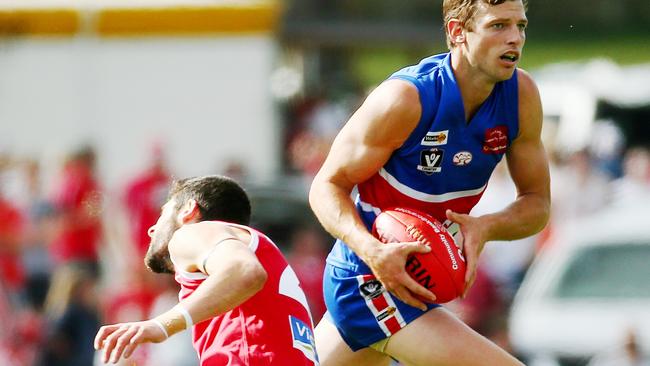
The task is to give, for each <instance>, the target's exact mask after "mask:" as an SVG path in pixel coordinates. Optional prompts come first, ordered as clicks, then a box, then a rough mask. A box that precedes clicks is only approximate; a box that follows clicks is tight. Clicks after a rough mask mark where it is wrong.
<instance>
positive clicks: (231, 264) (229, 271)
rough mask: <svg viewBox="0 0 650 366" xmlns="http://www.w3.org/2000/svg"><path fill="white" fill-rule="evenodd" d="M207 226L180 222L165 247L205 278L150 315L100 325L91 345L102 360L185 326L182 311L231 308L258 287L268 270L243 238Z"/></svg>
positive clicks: (199, 316)
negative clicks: (192, 226)
mask: <svg viewBox="0 0 650 366" xmlns="http://www.w3.org/2000/svg"><path fill="white" fill-rule="evenodd" d="M198 225H202V224H198ZM210 231H211V230H210V229H208V230H207V232H206V230H203V231H202V230H198V231H197V230H188V229H186V228H185V227H182V228H181V229H179V230H177V232H176V233H175V234H174V238H173V239H172V242H171V243H170V252H173V251H174V249H176V250H175V251H176V253H174V254H176V255H175V256H174V258H176V259H177V260H178V262H184V263H185V265H183V267H194V268H197V269H199V270H200V271H201V272H203V273H205V274H207V275H208V278H207V279H205V280H204V281H203V283H201V285H199V287H198V288H197V289H196V290H195V291H194V292H193V293H192V294H191V295H190V296H188V297H187V298H185V299H183V300H182V301H181V302H180V303H179V304H178V305H177V306H175V307H174V308H172V309H170V310H169V311H167V312H165V313H163V314H161V315H159V316H157V317H155V318H153V319H150V320H145V321H142V322H134V323H124V324H115V325H108V326H104V327H102V328H101V329H100V331H99V333H98V334H97V337H96V338H95V348H96V349H103V350H104V352H103V360H104V362H108V361H109V360H110V361H112V362H117V360H119V359H120V358H121V357H122V356H123V357H124V358H128V357H129V356H130V355H131V354H132V353H133V351H134V350H135V349H136V348H137V346H138V345H139V344H141V343H159V342H162V341H164V340H165V339H167V338H168V337H170V336H172V335H173V334H176V333H178V332H180V331H182V330H184V329H186V324H187V322H186V316H189V318H190V320H191V322H192V324H196V323H199V322H201V321H203V320H206V319H209V318H212V317H214V316H216V315H219V314H222V313H225V312H227V311H229V310H232V309H233V308H235V307H237V306H239V305H241V304H242V303H244V302H245V301H246V300H248V299H249V298H250V297H252V296H253V295H255V294H256V293H257V292H258V291H260V290H261V289H262V287H263V286H264V284H265V283H266V279H267V273H266V270H265V269H264V267H263V266H262V264H261V263H260V262H259V260H258V259H257V256H255V254H254V253H253V252H252V251H251V250H250V249H249V247H248V243H244V242H242V241H240V240H239V239H237V237H236V236H235V235H234V234H229V233H228V231H227V230H225V231H222V230H219V232H220V233H219V234H216V235H214V234H213V233H211V232H210ZM216 243H218V245H216V247H215V246H214V245H215V244H216ZM206 255H207V257H206ZM183 312H186V314H185V315H184V314H183Z"/></svg>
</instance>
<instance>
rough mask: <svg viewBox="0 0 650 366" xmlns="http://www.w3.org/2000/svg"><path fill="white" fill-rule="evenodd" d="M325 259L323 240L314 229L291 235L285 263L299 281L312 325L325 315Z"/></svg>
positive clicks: (301, 230) (305, 229) (299, 230)
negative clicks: (291, 268)
mask: <svg viewBox="0 0 650 366" xmlns="http://www.w3.org/2000/svg"><path fill="white" fill-rule="evenodd" d="M326 257H327V251H326V248H325V243H324V238H323V237H322V235H321V233H320V232H319V231H318V230H316V229H315V228H314V227H304V228H300V229H298V230H296V231H295V232H294V233H293V235H292V238H291V245H290V249H289V253H288V254H287V261H288V262H289V264H290V265H291V267H293V270H294V271H295V272H296V275H297V276H298V279H299V280H300V287H302V290H303V291H304V292H305V296H306V297H307V302H308V303H309V308H310V309H311V316H312V320H313V321H314V324H316V323H318V322H319V321H320V319H321V318H322V316H323V314H324V313H325V300H324V298H323V271H324V270H325V258H326Z"/></svg>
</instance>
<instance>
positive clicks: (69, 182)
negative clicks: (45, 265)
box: [51, 146, 102, 270]
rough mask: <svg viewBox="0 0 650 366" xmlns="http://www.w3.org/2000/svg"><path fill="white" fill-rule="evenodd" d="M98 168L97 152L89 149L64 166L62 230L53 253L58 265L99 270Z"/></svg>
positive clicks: (58, 200)
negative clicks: (80, 264) (83, 265)
mask: <svg viewBox="0 0 650 366" xmlns="http://www.w3.org/2000/svg"><path fill="white" fill-rule="evenodd" d="M94 168H95V152H94V150H93V149H92V148H91V147H87V146H86V147H82V148H81V149H79V150H77V151H76V152H75V153H73V154H72V156H71V157H70V158H69V159H68V161H67V162H66V163H65V164H64V167H63V171H62V177H61V182H60V184H59V185H58V186H57V187H56V189H55V197H54V204H55V207H56V210H57V213H58V215H59V218H60V221H61V227H60V230H59V233H58V235H57V236H56V237H55V238H54V240H53V243H52V247H51V250H52V255H53V257H54V259H55V261H56V262H57V263H58V264H61V263H70V262H84V263H88V264H90V265H91V267H93V268H94V269H95V270H98V246H99V241H100V235H101V225H100V213H101V204H102V200H101V193H100V189H99V184H98V183H97V180H96V179H95V171H94Z"/></svg>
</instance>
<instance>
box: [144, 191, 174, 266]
mask: <svg viewBox="0 0 650 366" xmlns="http://www.w3.org/2000/svg"><path fill="white" fill-rule="evenodd" d="M176 211H177V210H176V209H175V208H174V204H173V202H172V203H171V204H170V203H169V202H168V203H167V204H165V206H164V208H163V212H162V213H161V214H160V217H159V218H158V221H157V222H156V225H154V226H152V227H151V228H150V229H149V236H150V237H151V242H150V243H149V249H148V250H147V254H146V255H145V257H144V263H145V265H146V266H147V268H149V269H150V270H151V271H153V272H156V273H174V265H173V263H172V261H171V259H170V257H169V249H168V246H169V241H170V240H171V238H172V236H173V235H174V232H175V231H176V230H178V228H179V227H180V225H179V224H178V223H177V222H176V220H175V217H176Z"/></svg>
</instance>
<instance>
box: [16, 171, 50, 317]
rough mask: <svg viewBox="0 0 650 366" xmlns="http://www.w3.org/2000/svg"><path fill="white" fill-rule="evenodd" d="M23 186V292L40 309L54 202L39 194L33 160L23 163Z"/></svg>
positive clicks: (46, 280)
mask: <svg viewBox="0 0 650 366" xmlns="http://www.w3.org/2000/svg"><path fill="white" fill-rule="evenodd" d="M23 169H24V171H25V175H24V176H25V180H26V181H25V186H26V190H27V192H26V194H27V200H26V204H27V206H26V210H27V218H28V220H27V225H26V228H25V240H24V245H23V252H22V263H23V267H24V269H25V277H26V288H25V295H26V296H27V300H28V302H30V303H32V304H33V305H34V307H35V308H37V309H40V308H41V307H42V305H43V302H44V300H45V295H46V293H47V288H48V286H49V280H50V276H51V274H52V271H53V267H54V264H53V263H52V258H51V256H50V252H49V249H48V248H49V246H50V244H51V242H52V239H53V235H54V233H55V229H56V214H55V211H54V207H53V205H52V204H51V203H50V202H49V201H47V200H46V199H45V197H44V195H43V193H42V190H41V184H40V178H41V176H40V174H41V170H40V166H39V164H38V162H37V161H36V160H27V161H25V163H24V164H23Z"/></svg>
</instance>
